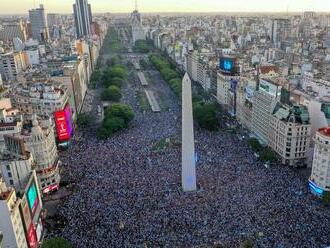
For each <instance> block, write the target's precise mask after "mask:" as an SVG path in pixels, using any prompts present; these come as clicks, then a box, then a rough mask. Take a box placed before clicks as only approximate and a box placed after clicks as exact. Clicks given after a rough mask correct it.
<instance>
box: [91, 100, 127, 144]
mask: <svg viewBox="0 0 330 248" xmlns="http://www.w3.org/2000/svg"><path fill="white" fill-rule="evenodd" d="M133 118H134V112H133V110H132V108H131V107H130V106H128V105H125V104H120V103H117V104H113V105H111V106H110V107H108V108H107V109H106V111H105V118H104V120H103V125H102V127H101V128H100V129H99V130H98V132H97V136H98V137H99V138H100V139H107V138H108V137H110V136H111V135H112V134H114V133H116V132H118V131H120V130H122V129H125V128H127V127H128V124H129V123H130V122H131V121H132V120H133Z"/></svg>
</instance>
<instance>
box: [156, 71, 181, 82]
mask: <svg viewBox="0 0 330 248" xmlns="http://www.w3.org/2000/svg"><path fill="white" fill-rule="evenodd" d="M160 74H162V76H163V78H164V79H165V80H166V81H170V80H171V79H174V78H177V77H178V74H177V73H176V71H174V70H172V69H170V68H164V69H161V71H160Z"/></svg>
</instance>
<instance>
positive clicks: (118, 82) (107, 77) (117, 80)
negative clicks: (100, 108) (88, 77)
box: [100, 56, 127, 102]
mask: <svg viewBox="0 0 330 248" xmlns="http://www.w3.org/2000/svg"><path fill="white" fill-rule="evenodd" d="M106 66H107V67H106V69H105V70H104V71H103V74H102V76H101V78H100V79H101V82H102V85H103V86H104V88H105V89H104V91H103V92H102V95H101V98H102V100H103V101H110V102H119V101H120V99H121V97H122V94H121V87H122V86H123V84H124V82H125V80H126V79H127V69H126V67H125V66H124V65H122V63H121V58H120V57H119V56H115V57H112V58H111V59H109V60H108V61H107V62H106Z"/></svg>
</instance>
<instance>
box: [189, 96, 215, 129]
mask: <svg viewBox="0 0 330 248" xmlns="http://www.w3.org/2000/svg"><path fill="white" fill-rule="evenodd" d="M193 111H194V118H195V120H196V121H197V122H198V124H199V126H200V127H201V128H205V129H207V130H210V131H216V130H218V128H219V121H218V118H217V116H216V115H217V108H216V105H215V104H214V103H204V102H197V103H194V104H193Z"/></svg>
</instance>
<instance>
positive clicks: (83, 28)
mask: <svg viewBox="0 0 330 248" xmlns="http://www.w3.org/2000/svg"><path fill="white" fill-rule="evenodd" d="M73 13H74V20H75V24H76V36H77V38H81V37H84V36H90V35H91V24H92V10H91V5H90V4H88V2H87V0H76V3H75V4H73Z"/></svg>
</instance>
